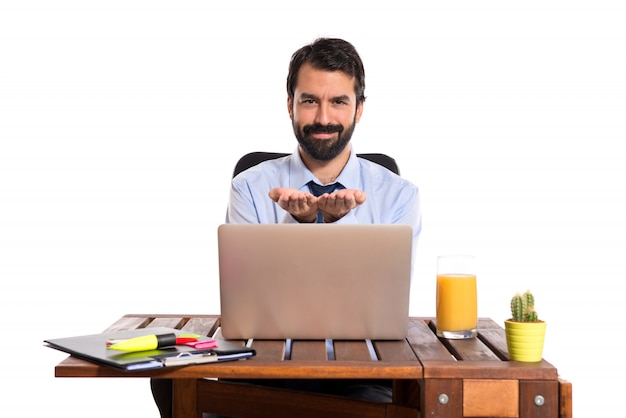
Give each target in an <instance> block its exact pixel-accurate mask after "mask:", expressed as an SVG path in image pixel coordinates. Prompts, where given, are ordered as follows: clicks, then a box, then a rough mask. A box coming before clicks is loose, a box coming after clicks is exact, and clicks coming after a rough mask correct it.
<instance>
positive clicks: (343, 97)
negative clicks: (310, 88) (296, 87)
mask: <svg viewBox="0 0 626 418" xmlns="http://www.w3.org/2000/svg"><path fill="white" fill-rule="evenodd" d="M300 99H315V100H317V99H319V97H317V96H316V95H314V94H311V93H302V94H300ZM331 99H332V101H337V100H343V101H345V102H350V96H348V95H347V94H342V95H339V96H335V97H332V98H331Z"/></svg>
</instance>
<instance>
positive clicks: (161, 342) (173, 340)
mask: <svg viewBox="0 0 626 418" xmlns="http://www.w3.org/2000/svg"><path fill="white" fill-rule="evenodd" d="M197 340H198V338H197V337H195V336H194V337H186V336H185V337H176V334H174V333H172V334H161V335H144V336H141V337H135V338H129V339H127V340H109V341H107V343H106V345H107V348H109V349H111V350H119V351H149V350H156V349H158V348H164V347H171V346H174V345H176V344H185V343H188V342H194V341H197Z"/></svg>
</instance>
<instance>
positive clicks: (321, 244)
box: [218, 224, 412, 340]
mask: <svg viewBox="0 0 626 418" xmlns="http://www.w3.org/2000/svg"><path fill="white" fill-rule="evenodd" d="M411 246H412V229H411V227H410V226H408V225H330V224H306V225H303V224H225V225H220V226H219V228H218V249H219V273H220V302H221V318H222V321H221V327H222V330H221V331H222V334H223V336H224V337H225V338H228V339H249V338H258V339H287V338H293V339H345V340H354V339H376V340H394V339H402V338H405V337H406V335H407V327H408V315H409V298H410V280H411V254H412V248H411Z"/></svg>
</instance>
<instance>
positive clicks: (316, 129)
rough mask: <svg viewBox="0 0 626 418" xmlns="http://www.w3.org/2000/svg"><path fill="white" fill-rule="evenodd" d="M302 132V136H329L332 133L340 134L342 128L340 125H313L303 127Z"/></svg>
mask: <svg viewBox="0 0 626 418" xmlns="http://www.w3.org/2000/svg"><path fill="white" fill-rule="evenodd" d="M302 132H303V133H304V135H309V134H331V133H334V132H338V133H341V132H343V126H342V125H332V124H328V125H322V124H320V123H314V124H312V125H304V127H303V128H302Z"/></svg>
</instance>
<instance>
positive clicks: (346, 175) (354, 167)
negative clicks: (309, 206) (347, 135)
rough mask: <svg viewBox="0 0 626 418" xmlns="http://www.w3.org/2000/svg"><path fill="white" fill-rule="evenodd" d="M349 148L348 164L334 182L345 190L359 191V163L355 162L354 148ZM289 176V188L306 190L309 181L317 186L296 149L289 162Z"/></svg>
mask: <svg viewBox="0 0 626 418" xmlns="http://www.w3.org/2000/svg"><path fill="white" fill-rule="evenodd" d="M349 146H350V158H348V163H347V164H346V166H345V167H344V168H343V170H342V171H341V173H340V174H339V177H337V179H336V180H335V181H337V182H339V183H341V185H342V186H343V187H345V188H346V189H357V190H360V189H361V184H360V182H359V179H360V176H359V161H358V160H357V156H356V153H355V152H354V148H353V147H352V145H349ZM290 173H291V174H290V176H289V187H291V188H294V189H299V190H308V186H307V183H308V182H309V181H311V180H313V181H314V182H316V183H318V184H319V180H318V179H317V177H315V176H314V175H313V173H311V172H310V171H309V169H308V168H306V166H305V165H304V162H302V158H301V157H300V152H299V150H298V147H296V150H295V151H294V153H293V154H292V158H291V162H290Z"/></svg>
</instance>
